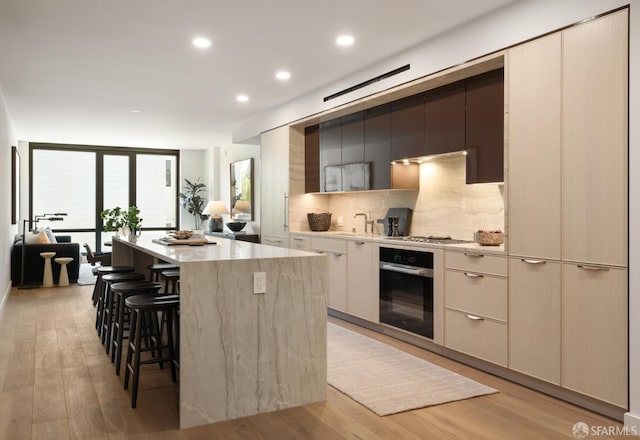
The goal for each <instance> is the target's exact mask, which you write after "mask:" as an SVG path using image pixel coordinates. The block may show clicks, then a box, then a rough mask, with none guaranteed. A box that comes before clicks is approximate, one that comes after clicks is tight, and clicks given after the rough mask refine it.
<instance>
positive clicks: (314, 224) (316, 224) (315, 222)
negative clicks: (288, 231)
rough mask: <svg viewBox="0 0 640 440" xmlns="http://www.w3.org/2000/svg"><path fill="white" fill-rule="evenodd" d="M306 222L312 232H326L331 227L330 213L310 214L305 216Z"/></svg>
mask: <svg viewBox="0 0 640 440" xmlns="http://www.w3.org/2000/svg"><path fill="white" fill-rule="evenodd" d="M307 221H308V222H309V228H310V229H311V230H312V231H328V230H329V227H331V213H330V212H323V213H320V214H314V213H311V212H310V213H308V214H307Z"/></svg>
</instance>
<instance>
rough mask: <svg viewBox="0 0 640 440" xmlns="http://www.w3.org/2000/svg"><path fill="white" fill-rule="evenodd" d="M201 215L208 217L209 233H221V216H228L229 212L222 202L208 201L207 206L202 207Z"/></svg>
mask: <svg viewBox="0 0 640 440" xmlns="http://www.w3.org/2000/svg"><path fill="white" fill-rule="evenodd" d="M202 213H203V214H205V215H208V216H210V218H209V232H222V217H221V214H229V210H227V207H226V206H225V204H224V202H222V201H220V200H213V201H210V202H209V203H207V206H205V207H204V210H203V211H202Z"/></svg>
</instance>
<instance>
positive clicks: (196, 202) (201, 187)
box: [178, 178, 207, 229]
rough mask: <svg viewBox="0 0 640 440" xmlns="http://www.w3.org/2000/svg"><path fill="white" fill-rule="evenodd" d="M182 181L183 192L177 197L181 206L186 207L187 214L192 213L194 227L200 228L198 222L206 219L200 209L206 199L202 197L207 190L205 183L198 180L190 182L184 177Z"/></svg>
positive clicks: (202, 207)
mask: <svg viewBox="0 0 640 440" xmlns="http://www.w3.org/2000/svg"><path fill="white" fill-rule="evenodd" d="M184 181H185V182H186V185H185V186H184V192H181V193H180V194H179V195H178V197H180V203H181V204H182V207H183V208H184V209H186V210H187V212H188V213H189V214H193V218H194V220H195V228H196V229H200V222H202V220H206V219H207V216H206V215H202V210H203V209H204V207H205V204H206V202H207V199H206V198H205V197H204V196H205V194H206V192H207V185H205V184H204V183H200V182H198V181H195V182H192V181H190V180H189V179H186V178H185V179H184Z"/></svg>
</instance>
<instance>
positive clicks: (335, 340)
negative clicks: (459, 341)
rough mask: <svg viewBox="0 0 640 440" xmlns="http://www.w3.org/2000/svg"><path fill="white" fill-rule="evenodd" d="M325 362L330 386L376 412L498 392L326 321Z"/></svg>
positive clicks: (394, 410)
mask: <svg viewBox="0 0 640 440" xmlns="http://www.w3.org/2000/svg"><path fill="white" fill-rule="evenodd" d="M327 365H328V368H327V370H328V371H327V373H328V382H329V385H331V386H333V387H334V388H336V389H338V390H339V391H341V392H342V393H344V394H346V395H347V396H349V397H351V398H352V399H354V400H356V401H357V402H359V403H360V404H362V405H364V406H366V407H367V408H369V409H370V410H371V411H373V412H374V413H376V414H377V415H379V416H386V415H389V414H395V413H399V412H403V411H409V410H412V409H417V408H422V407H425V406H432V405H439V404H441V403H446V402H452V401H455V400H463V399H469V398H471V397H476V396H482V395H486V394H492V393H497V392H498V390H495V389H493V388H491V387H488V386H486V385H482V384H480V383H478V382H475V381H473V380H471V379H469V378H467V377H464V376H461V375H459V374H456V373H454V372H452V371H449V370H446V369H444V368H441V367H438V366H437V365H433V364H431V363H429V362H427V361H425V360H422V359H419V358H417V357H415V356H412V355H410V354H408V353H405V352H403V351H400V350H398V349H395V348H393V347H391V346H389V345H386V344H383V343H381V342H378V341H376V340H374V339H371V338H369V337H366V336H363V335H360V334H358V333H355V332H352V331H351V330H347V329H345V328H343V327H340V326H337V325H335V324H331V323H329V324H328V326H327Z"/></svg>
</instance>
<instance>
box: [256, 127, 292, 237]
mask: <svg viewBox="0 0 640 440" xmlns="http://www.w3.org/2000/svg"><path fill="white" fill-rule="evenodd" d="M289 145H290V128H289V127H288V126H284V127H280V128H276V129H274V130H271V131H267V132H264V133H262V134H261V135H260V162H261V169H262V172H261V173H260V175H261V176H262V177H261V181H260V183H261V203H260V234H261V235H262V242H263V243H264V244H270V245H274V246H282V247H287V246H288V245H289V232H288V231H289V228H288V221H289V218H288V217H289V214H288V209H289V203H288V202H289V199H288V195H289ZM276 170H277V171H276Z"/></svg>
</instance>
